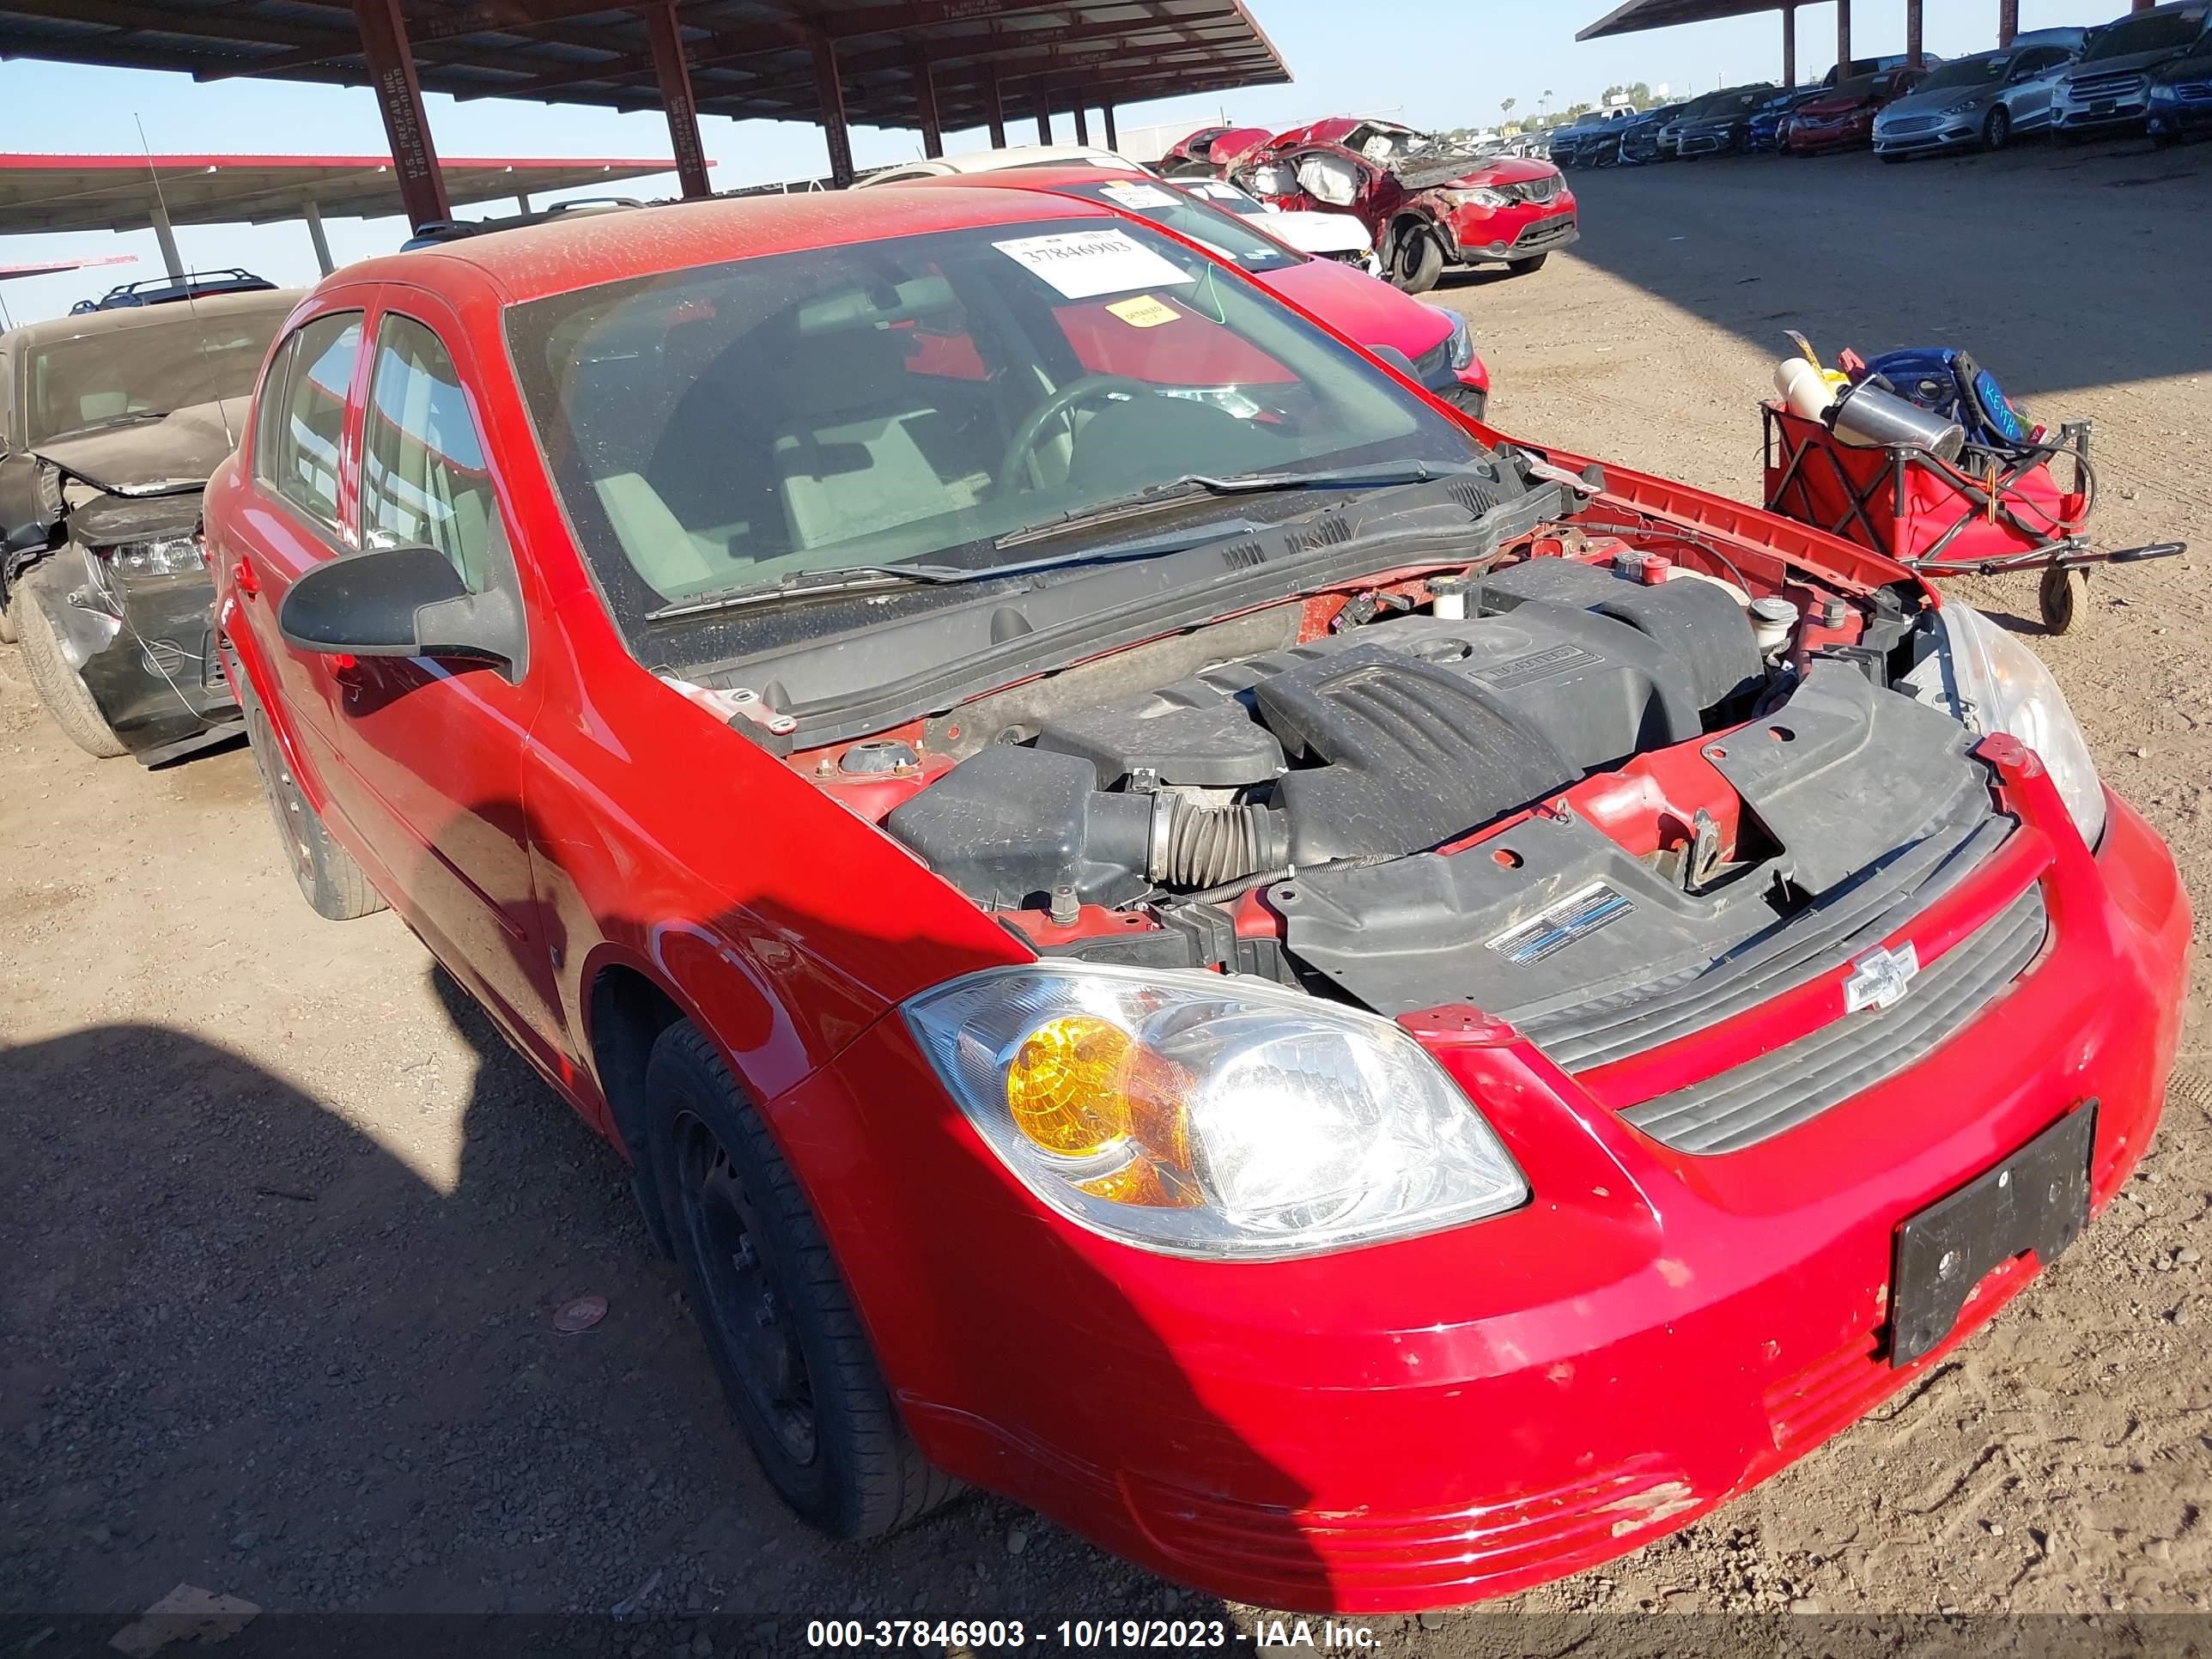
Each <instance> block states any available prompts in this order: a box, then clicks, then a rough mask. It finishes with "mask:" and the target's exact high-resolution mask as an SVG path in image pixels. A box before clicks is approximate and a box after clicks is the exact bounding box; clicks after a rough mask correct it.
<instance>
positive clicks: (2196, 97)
mask: <svg viewBox="0 0 2212 1659" xmlns="http://www.w3.org/2000/svg"><path fill="white" fill-rule="evenodd" d="M2173 95H2174V96H2175V97H2176V98H2179V100H2181V101H2182V102H2183V103H2185V104H2212V81H2185V82H2181V83H2180V84H2179V85H2177V86H2176V87H2175V88H2173Z"/></svg>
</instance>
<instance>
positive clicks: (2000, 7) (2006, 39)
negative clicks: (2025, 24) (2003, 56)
mask: <svg viewBox="0 0 2212 1659" xmlns="http://www.w3.org/2000/svg"><path fill="white" fill-rule="evenodd" d="M2018 33H2020V0H1997V45H1998V46H2010V45H2012V38H2013V36H2015V34H2018Z"/></svg>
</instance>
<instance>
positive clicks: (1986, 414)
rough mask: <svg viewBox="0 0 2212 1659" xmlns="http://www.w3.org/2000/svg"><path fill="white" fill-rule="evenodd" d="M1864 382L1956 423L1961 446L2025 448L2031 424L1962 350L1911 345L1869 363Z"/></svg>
mask: <svg viewBox="0 0 2212 1659" xmlns="http://www.w3.org/2000/svg"><path fill="white" fill-rule="evenodd" d="M1866 374H1867V378H1868V379H1869V380H1872V379H1875V378H1877V377H1878V378H1880V379H1881V380H1883V381H1885V382H1886V383H1887V385H1888V386H1889V388H1890V389H1891V390H1892V391H1893V392H1896V393H1897V395H1898V396H1899V397H1900V398H1909V399H1910V400H1911V401H1912V402H1913V403H1916V404H1919V405H1920V406H1921V407H1922V408H1923V409H1925V410H1931V411H1932V412H1934V413H1935V414H1937V415H1941V416H1943V417H1944V418H1945V419H1947V420H1953V421H1956V422H1958V423H1959V424H1960V426H1962V427H1964V428H1966V441H1967V442H1968V443H1970V444H1978V445H1979V446H1981V447H1983V448H1985V449H2026V448H2027V447H2029V441H2028V434H2029V433H2031V432H2033V430H2034V429H2035V428H2034V423H2033V422H2031V421H2030V420H2029V419H2028V418H2027V416H2025V415H2023V414H2022V413H2021V411H2020V410H2018V409H2016V408H2015V407H2014V406H2013V404H2012V402H2011V401H2010V400H2009V399H2008V398H2006V396H2005V395H2004V389H2003V388H2002V386H1999V385H1998V384H1997V382H1996V376H1995V375H1994V374H1990V372H1989V370H1987V369H1985V368H1983V367H1982V366H1981V365H1980V364H1979V363H1978V362H1975V361H1974V360H1973V359H1972V357H1969V356H1967V355H1966V353H1965V352H1963V351H1954V350H1953V349H1950V348H1949V347H1948V346H1914V347H1908V348H1906V349H1904V350H1902V351H1886V352H1884V353H1883V354H1882V355H1881V356H1879V357H1875V358H1870V359H1869V361H1868V362H1867V366H1866Z"/></svg>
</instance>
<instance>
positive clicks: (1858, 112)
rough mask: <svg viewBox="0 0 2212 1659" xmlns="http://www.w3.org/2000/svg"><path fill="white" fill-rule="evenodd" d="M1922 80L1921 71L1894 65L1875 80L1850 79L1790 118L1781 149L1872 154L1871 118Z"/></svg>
mask: <svg viewBox="0 0 2212 1659" xmlns="http://www.w3.org/2000/svg"><path fill="white" fill-rule="evenodd" d="M1927 76H1928V71H1927V70H1924V69H1911V68H1907V67H1905V66H1904V65H1899V67H1897V68H1895V69H1887V70H1882V71H1881V73H1880V74H1878V75H1855V76H1851V77H1850V79H1849V80H1847V81H1842V82H1838V83H1837V85H1836V86H1835V87H1834V88H1832V90H1830V91H1827V92H1824V93H1822V94H1820V96H1819V97H1817V98H1814V99H1811V100H1808V101H1807V102H1805V103H1802V104H1800V105H1798V106H1796V108H1795V109H1793V110H1791V111H1790V114H1789V116H1788V117H1787V118H1785V119H1784V122H1783V125H1782V148H1783V149H1784V150H1786V151H1788V152H1789V153H1790V155H1821V154H1824V153H1825V152H1826V151H1829V150H1832V149H1871V148H1872V147H1873V145H1874V120H1875V116H1877V115H1879V114H1881V112H1882V111H1883V110H1885V109H1887V108H1888V107H1889V106H1890V105H1892V104H1893V103H1895V102H1896V101H1897V100H1899V99H1900V98H1902V97H1904V96H1905V94H1907V93H1909V92H1911V90H1912V89H1913V88H1915V87H1917V86H1918V85H1919V84H1920V83H1921V82H1923V80H1925V79H1926V78H1927Z"/></svg>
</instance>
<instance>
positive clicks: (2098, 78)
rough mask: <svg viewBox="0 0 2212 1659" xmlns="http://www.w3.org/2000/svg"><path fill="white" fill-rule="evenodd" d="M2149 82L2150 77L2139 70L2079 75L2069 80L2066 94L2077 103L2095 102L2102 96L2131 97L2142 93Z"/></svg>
mask: <svg viewBox="0 0 2212 1659" xmlns="http://www.w3.org/2000/svg"><path fill="white" fill-rule="evenodd" d="M2149 82H2150V77H2149V76H2146V75H2144V74H2143V73H2142V71H2141V70H2116V71H2114V72H2113V73H2112V74H2109V75H2077V76H2075V77H2074V78H2073V79H2072V80H2071V81H2069V82H2067V84H2066V96H2067V97H2068V98H2069V100H2072V101H2073V102H2075V103H2077V104H2093V103H2094V102H2096V101H2097V100H2099V99H2100V98H2130V97H2133V96H2135V95H2136V94H2139V93H2141V92H2142V90H2143V88H2145V87H2146V86H2148V84H2149Z"/></svg>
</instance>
